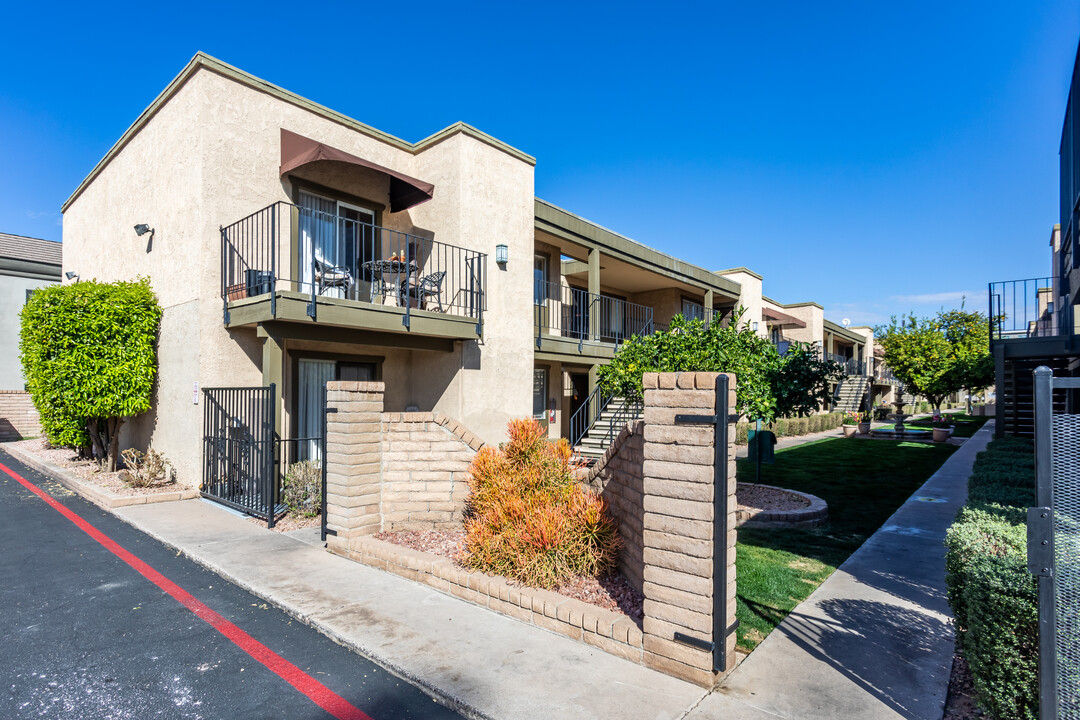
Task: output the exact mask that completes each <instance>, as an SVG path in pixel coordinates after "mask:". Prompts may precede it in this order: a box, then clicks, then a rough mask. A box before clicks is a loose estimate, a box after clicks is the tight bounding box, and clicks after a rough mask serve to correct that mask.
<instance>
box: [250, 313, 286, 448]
mask: <svg viewBox="0 0 1080 720" xmlns="http://www.w3.org/2000/svg"><path fill="white" fill-rule="evenodd" d="M257 332H258V336H259V337H261V338H262V339H263V355H262V375H263V387H267V386H269V385H270V384H271V383H273V384H274V385H275V387H277V407H276V408H274V432H276V433H277V434H278V436H280V435H281V424H282V407H284V404H285V340H284V339H283V338H282V337H281V336H280V335H278V334H277V333H272V332H270V331H269V330H268V329H267V327H266V325H262V324H260V325H259V328H258V331H257Z"/></svg>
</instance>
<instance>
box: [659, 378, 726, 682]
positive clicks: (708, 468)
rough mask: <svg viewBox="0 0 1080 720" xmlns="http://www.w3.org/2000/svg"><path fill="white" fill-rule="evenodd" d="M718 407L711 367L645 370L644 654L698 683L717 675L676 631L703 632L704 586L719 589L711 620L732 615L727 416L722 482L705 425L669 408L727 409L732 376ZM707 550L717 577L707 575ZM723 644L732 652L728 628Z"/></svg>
mask: <svg viewBox="0 0 1080 720" xmlns="http://www.w3.org/2000/svg"><path fill="white" fill-rule="evenodd" d="M728 377H729V392H728V397H727V398H726V402H724V399H723V398H722V399H721V400H720V402H719V404H720V406H719V407H718V401H717V397H716V396H717V393H716V384H717V379H718V375H717V374H716V373H646V374H645V376H644V379H643V383H644V388H645V416H644V418H643V420H644V425H645V427H644V463H643V475H644V483H643V488H644V503H643V504H644V511H645V512H644V533H643V541H644V552H643V556H644V561H645V572H644V585H643V595H644V597H645V603H644V619H643V621H642V630H643V632H644V644H643V649H644V654H643V661H644V664H645V665H647V666H649V667H653V668H655V669H657V670H661V671H663V672H666V673H668V674H671V675H675V676H677V677H681V678H683V679H685V680H689V681H690V682H693V683H696V684H698V685H703V686H706V687H710V686H712V685H713V684H714V683H715V682H716V681H717V680H718V679H719V676H718V675H717V673H715V672H714V671H713V667H714V661H713V656H712V653H710V652H707V651H705V650H701V649H699V648H696V647H693V646H691V645H687V644H685V643H682V642H678V641H676V640H675V639H674V638H675V633H682V634H684V635H688V636H690V637H693V638H697V639H699V640H704V641H712V640H714V638H713V627H714V612H715V610H714V608H716V607H717V604H716V603H715V602H714V594H715V593H716V592H723V593H724V594H725V596H726V599H727V617H725V618H720V619H719V620H721V621H722V622H721V627H724V628H730V627H731V626H732V625H733V624H734V622H735V511H736V509H737V507H738V504H737V502H736V499H735V485H736V480H735V444H734V440H735V425H734V423H728V444H727V448H726V450H725V451H724V452H723V453H722V457H724V458H726V460H723V461H722V462H726V463H727V478H728V481H727V487H715V471H714V468H715V458H716V454H715V446H714V438H715V437H716V432H715V428H714V426H712V425H684V424H679V425H676V424H675V415H676V414H690V415H713V414H717V413H719V414H722V415H723V414H727V416H728V417H729V418H734V417H735V377H734V376H733V375H729V376H728ZM714 492H723V493H726V494H727V518H726V524H725V527H726V528H727V537H726V538H715V537H714V527H715V526H714V523H713V517H714V516H713V512H714V510H713V508H714V504H713V501H714ZM715 552H721V553H724V554H725V556H726V557H725V558H724V559H723V562H722V563H721V566H722V567H724V568H725V569H726V571H725V573H724V578H722V581H721V582H716V580H720V579H718V578H714V576H713V565H714V563H713V558H714V553H715ZM722 642H723V644H724V647H723V652H724V654H725V656H726V659H727V668H728V669H730V668H732V667H733V666H734V662H735V634H734V633H732V634H730V635H728V636H727V638H726V640H724V641H722Z"/></svg>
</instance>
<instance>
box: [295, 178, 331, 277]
mask: <svg viewBox="0 0 1080 720" xmlns="http://www.w3.org/2000/svg"><path fill="white" fill-rule="evenodd" d="M300 208H301V210H300V280H301V282H303V283H304V286H303V287H302V288H300V290H301V291H302V292H311V289H312V284H313V283H314V282H315V275H314V272H313V262H312V260H313V258H315V257H318V258H319V259H320V260H322V261H323V262H326V263H327V264H328V265H336V264H337V242H336V235H337V203H336V202H335V201H333V200H327V199H326V198H324V197H319V196H318V195H312V194H311V193H307V192H304V191H300Z"/></svg>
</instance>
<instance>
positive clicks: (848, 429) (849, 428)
mask: <svg viewBox="0 0 1080 720" xmlns="http://www.w3.org/2000/svg"><path fill="white" fill-rule="evenodd" d="M841 427H842V428H843V429H844V437H855V431H856V430H858V428H857V427H855V426H854V425H842V426H841Z"/></svg>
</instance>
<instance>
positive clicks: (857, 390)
mask: <svg viewBox="0 0 1080 720" xmlns="http://www.w3.org/2000/svg"><path fill="white" fill-rule="evenodd" d="M869 389H870V378H869V377H867V376H865V375H845V376H844V378H843V379H842V380H840V385H839V386H838V387H837V388H836V393H835V394H834V395H833V398H834V400H835V406H834V407H833V412H858V411H860V410H862V409H863V408H864V407H865V403H864V402H863V400H864V398H865V397H866V391H867V390H869Z"/></svg>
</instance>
